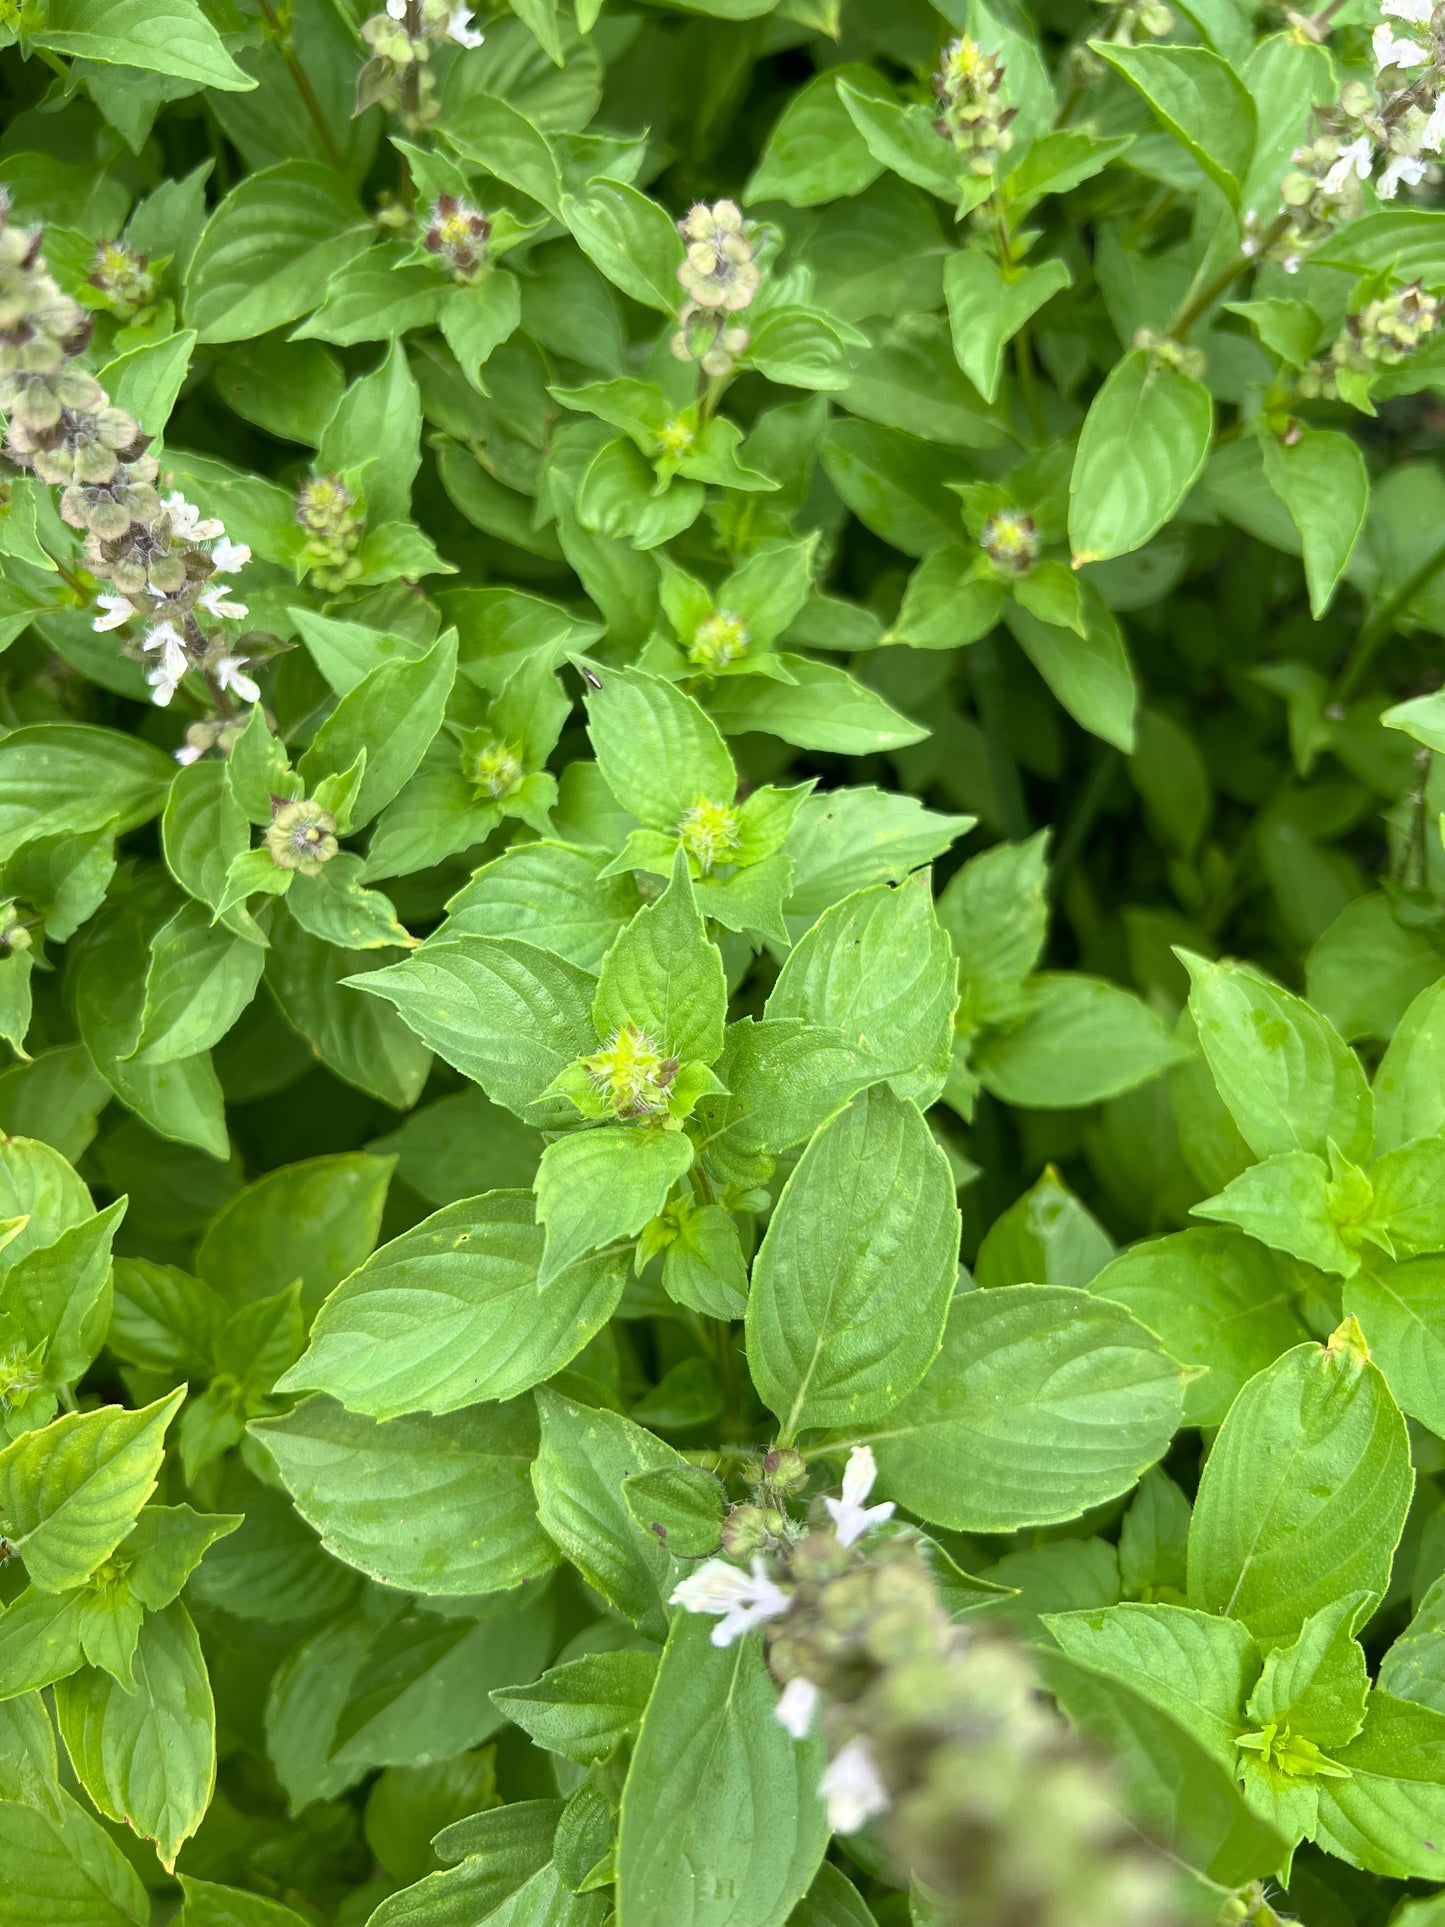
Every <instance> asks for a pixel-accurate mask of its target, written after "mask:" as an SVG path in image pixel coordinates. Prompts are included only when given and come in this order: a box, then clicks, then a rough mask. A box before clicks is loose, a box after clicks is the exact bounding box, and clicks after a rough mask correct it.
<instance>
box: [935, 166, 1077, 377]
mask: <svg viewBox="0 0 1445 1927" xmlns="http://www.w3.org/2000/svg"><path fill="white" fill-rule="evenodd" d="M934 138H937V137H936V136H935V137H934ZM1072 279H1073V277H1072V276H1071V274H1070V273H1069V270H1068V268H1067V266H1066V265H1065V264H1064V262H1062V261H1060V260H1058V259H1054V260H1049V261H1041V262H1040V263H1038V265H1037V266H1035V267H1031V268H1024V269H1023V270H1022V271H1021V272H1020V273H1019V274H1018V276H1017V278H1016V279H1014V280H1011V281H1010V280H1006V279H1005V278H1004V275H1003V272H1002V270H1001V269H1000V268H999V266H998V263H997V262H996V261H995V260H994V259H993V257H992V255H990V254H985V253H983V252H982V251H981V250H980V249H976V248H964V249H961V250H960V251H959V252H958V253H957V254H952V255H950V256H949V258H948V261H947V263H946V264H945V266H944V270H943V291H944V294H945V296H946V297H947V300H948V322H949V326H950V328H951V329H952V330H953V351H954V353H955V354H956V355H957V356H958V365H959V367H960V368H961V369H962V370H963V372H964V373H965V374H966V375H967V376H968V378H969V380H970V381H971V382H972V383H973V385H974V387H975V388H976V389H977V390H978V392H979V393H980V394H981V395H982V396H983V398H984V400H985V401H988V402H991V401H994V400H996V399H997V396H998V389H999V381H1000V379H1001V377H1002V372H1003V351H1004V349H1005V348H1006V347H1007V346H1008V344H1009V342H1010V341H1012V340H1013V338H1014V336H1015V335H1016V334H1017V333H1018V331H1019V329H1020V328H1022V327H1023V326H1024V325H1025V323H1026V322H1029V321H1031V320H1032V319H1033V317H1034V316H1035V315H1036V314H1037V313H1038V311H1039V309H1040V308H1042V307H1043V305H1044V303H1045V302H1046V301H1051V300H1052V299H1053V297H1054V296H1055V295H1056V294H1057V293H1058V292H1059V291H1060V289H1062V288H1067V287H1068V286H1069V283H1070V282H1071V280H1072Z"/></svg>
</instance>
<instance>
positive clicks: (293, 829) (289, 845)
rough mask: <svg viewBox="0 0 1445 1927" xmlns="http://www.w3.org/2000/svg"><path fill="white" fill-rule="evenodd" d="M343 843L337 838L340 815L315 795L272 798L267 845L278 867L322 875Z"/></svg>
mask: <svg viewBox="0 0 1445 1927" xmlns="http://www.w3.org/2000/svg"><path fill="white" fill-rule="evenodd" d="M340 847H341V845H340V844H339V843H338V842H337V839H336V818H335V817H334V816H333V815H332V813H331V811H330V810H327V809H323V808H322V807H321V805H320V804H319V803H317V802H315V801H314V800H313V799H312V798H311V797H309V796H306V797H302V798H301V799H300V800H299V801H298V802H295V803H288V802H286V801H285V799H284V798H283V797H280V796H273V797H272V799H271V821H270V824H269V826H268V827H267V830H266V848H267V849H268V850H269V851H270V852H271V861H272V862H273V863H274V864H275V865H276V868H277V869H278V870H296V871H299V872H300V874H301V875H302V876H304V877H314V876H319V875H320V874H321V871H322V869H323V868H324V866H325V865H326V864H328V863H329V862H330V861H331V859H332V857H334V856H335V855H336V852H337V851H338V850H339V849H340Z"/></svg>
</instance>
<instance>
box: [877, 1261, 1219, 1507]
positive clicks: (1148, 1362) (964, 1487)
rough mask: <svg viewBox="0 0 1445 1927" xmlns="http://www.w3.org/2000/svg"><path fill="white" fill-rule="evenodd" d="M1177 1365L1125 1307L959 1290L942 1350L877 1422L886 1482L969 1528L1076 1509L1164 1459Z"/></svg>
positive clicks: (1060, 1296)
mask: <svg viewBox="0 0 1445 1927" xmlns="http://www.w3.org/2000/svg"><path fill="white" fill-rule="evenodd" d="M1183 1393H1184V1386H1183V1379H1182V1376H1181V1374H1180V1371H1179V1368H1178V1367H1177V1366H1176V1365H1175V1364H1174V1362H1173V1360H1172V1359H1170V1358H1169V1357H1167V1356H1166V1354H1165V1353H1164V1352H1163V1350H1162V1349H1161V1348H1160V1346H1159V1343H1158V1340H1157V1339H1155V1338H1154V1336H1153V1334H1152V1333H1150V1332H1148V1331H1146V1330H1145V1329H1144V1327H1143V1326H1142V1325H1140V1324H1137V1323H1136V1322H1135V1321H1134V1319H1133V1318H1131V1317H1130V1316H1129V1314H1128V1313H1127V1312H1126V1311H1125V1310H1124V1309H1123V1307H1122V1306H1119V1305H1111V1304H1109V1303H1108V1301H1107V1300H1102V1299H1097V1298H1091V1297H1090V1296H1089V1295H1088V1294H1087V1293H1085V1292H1075V1291H1066V1290H1064V1289H1063V1288H1062V1287H1057V1286H1044V1285H1013V1286H1005V1287H1002V1288H1000V1289H999V1290H997V1291H977V1292H965V1293H964V1294H963V1295H962V1296H961V1297H958V1298H955V1299H954V1301H953V1306H952V1309H951V1311H950V1313H949V1319H948V1324H947V1327H946V1329H945V1331H944V1338H943V1350H942V1352H941V1353H940V1355H939V1356H938V1358H936V1359H935V1360H934V1362H933V1365H932V1366H931V1368H930V1369H929V1372H928V1375H927V1376H926V1377H925V1379H924V1380H923V1383H922V1384H921V1385H920V1386H919V1387H918V1389H917V1391H916V1392H914V1393H913V1394H912V1395H911V1396H910V1397H908V1398H906V1399H905V1400H904V1401H903V1403H902V1404H901V1405H899V1406H897V1407H895V1409H894V1410H893V1411H892V1412H891V1413H890V1414H889V1416H888V1418H887V1419H886V1420H885V1421H883V1422H882V1423H881V1424H880V1425H879V1426H878V1427H877V1428H876V1429H874V1428H865V1432H864V1436H865V1437H867V1438H869V1439H871V1441H872V1443H873V1445H874V1449H875V1451H876V1454H877V1458H878V1468H879V1487H880V1490H882V1491H884V1492H886V1493H887V1494H888V1495H889V1496H890V1497H892V1498H895V1499H897V1500H898V1502H899V1503H900V1504H901V1505H904V1506H906V1507H907V1508H908V1510H909V1511H910V1512H915V1513H917V1514H918V1515H919V1517H920V1518H923V1519H929V1520H932V1521H933V1522H934V1523H935V1524H937V1525H944V1526H953V1527H955V1528H956V1529H957V1530H959V1531H961V1532H1015V1531H1017V1530H1019V1528H1021V1527H1023V1526H1030V1525H1043V1524H1048V1523H1051V1522H1053V1521H1055V1520H1060V1519H1069V1518H1076V1517H1077V1516H1078V1515H1079V1514H1080V1513H1081V1512H1085V1511H1087V1510H1088V1508H1089V1507H1090V1506H1093V1505H1100V1504H1102V1503H1103V1502H1104V1500H1106V1499H1110V1498H1115V1497H1117V1496H1118V1494H1119V1493H1121V1492H1127V1491H1128V1489H1129V1487H1130V1486H1131V1485H1133V1483H1134V1482H1135V1480H1136V1479H1137V1478H1138V1477H1139V1475H1140V1474H1141V1473H1142V1472H1143V1471H1145V1469H1146V1468H1147V1467H1149V1466H1151V1465H1153V1464H1155V1463H1156V1461H1157V1460H1158V1459H1159V1458H1160V1457H1161V1456H1162V1455H1163V1453H1164V1452H1165V1450H1166V1449H1167V1447H1168V1444H1169V1441H1170V1439H1171V1438H1172V1437H1173V1435H1174V1432H1175V1431H1176V1429H1177V1427H1178V1425H1179V1421H1180V1416H1181V1411H1182V1406H1183Z"/></svg>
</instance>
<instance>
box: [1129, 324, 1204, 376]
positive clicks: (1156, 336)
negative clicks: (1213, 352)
mask: <svg viewBox="0 0 1445 1927" xmlns="http://www.w3.org/2000/svg"><path fill="white" fill-rule="evenodd" d="M1133 346H1134V347H1136V348H1143V349H1144V350H1145V351H1146V352H1147V353H1148V355H1149V358H1150V360H1151V361H1152V362H1153V363H1154V365H1155V366H1156V367H1160V368H1173V369H1174V370H1175V371H1176V372H1177V373H1179V374H1181V375H1189V376H1191V377H1192V378H1193V379H1194V380H1195V381H1202V380H1203V379H1204V372H1205V368H1206V366H1207V363H1206V361H1205V358H1204V351H1203V349H1201V348H1191V347H1190V346H1189V344H1188V343H1187V342H1184V341H1176V340H1175V339H1174V338H1173V336H1172V335H1166V334H1161V333H1160V332H1159V331H1158V330H1157V329H1156V328H1136V329H1135V330H1134V340H1133Z"/></svg>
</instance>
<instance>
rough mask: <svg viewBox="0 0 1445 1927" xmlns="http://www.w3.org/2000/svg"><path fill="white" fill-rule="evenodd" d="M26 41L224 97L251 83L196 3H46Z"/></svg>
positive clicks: (87, 0)
mask: <svg viewBox="0 0 1445 1927" xmlns="http://www.w3.org/2000/svg"><path fill="white" fill-rule="evenodd" d="M29 41H30V45H31V46H32V47H47V48H49V49H50V50H51V52H53V53H57V54H69V55H70V56H72V57H73V58H74V59H77V60H95V61H101V62H104V63H105V64H106V65H108V66H116V67H122V68H125V67H131V68H137V67H138V68H141V69H142V70H144V71H145V72H148V73H153V74H168V75H172V76H174V78H176V79H177V80H188V81H190V82H192V83H193V85H195V86H199V87H219V88H221V89H222V90H223V91H225V92H228V93H246V92H247V91H249V89H251V88H252V87H254V86H255V85H256V82H255V79H254V77H253V76H252V75H250V74H248V73H246V72H245V71H244V70H243V69H242V68H240V67H238V66H237V65H236V63H235V61H234V60H233V59H232V58H231V56H230V54H229V53H228V52H227V51H226V47H225V44H224V42H223V41H222V39H221V36H220V35H219V34H218V33H217V31H216V29H215V27H213V26H212V24H211V22H210V20H209V19H208V18H207V16H206V13H205V10H204V9H203V8H202V7H201V6H199V5H198V4H197V0H50V5H49V6H48V7H47V8H46V11H45V15H44V18H43V21H42V22H41V24H40V25H39V27H38V28H37V30H36V31H34V32H32V33H30V35H29Z"/></svg>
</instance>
